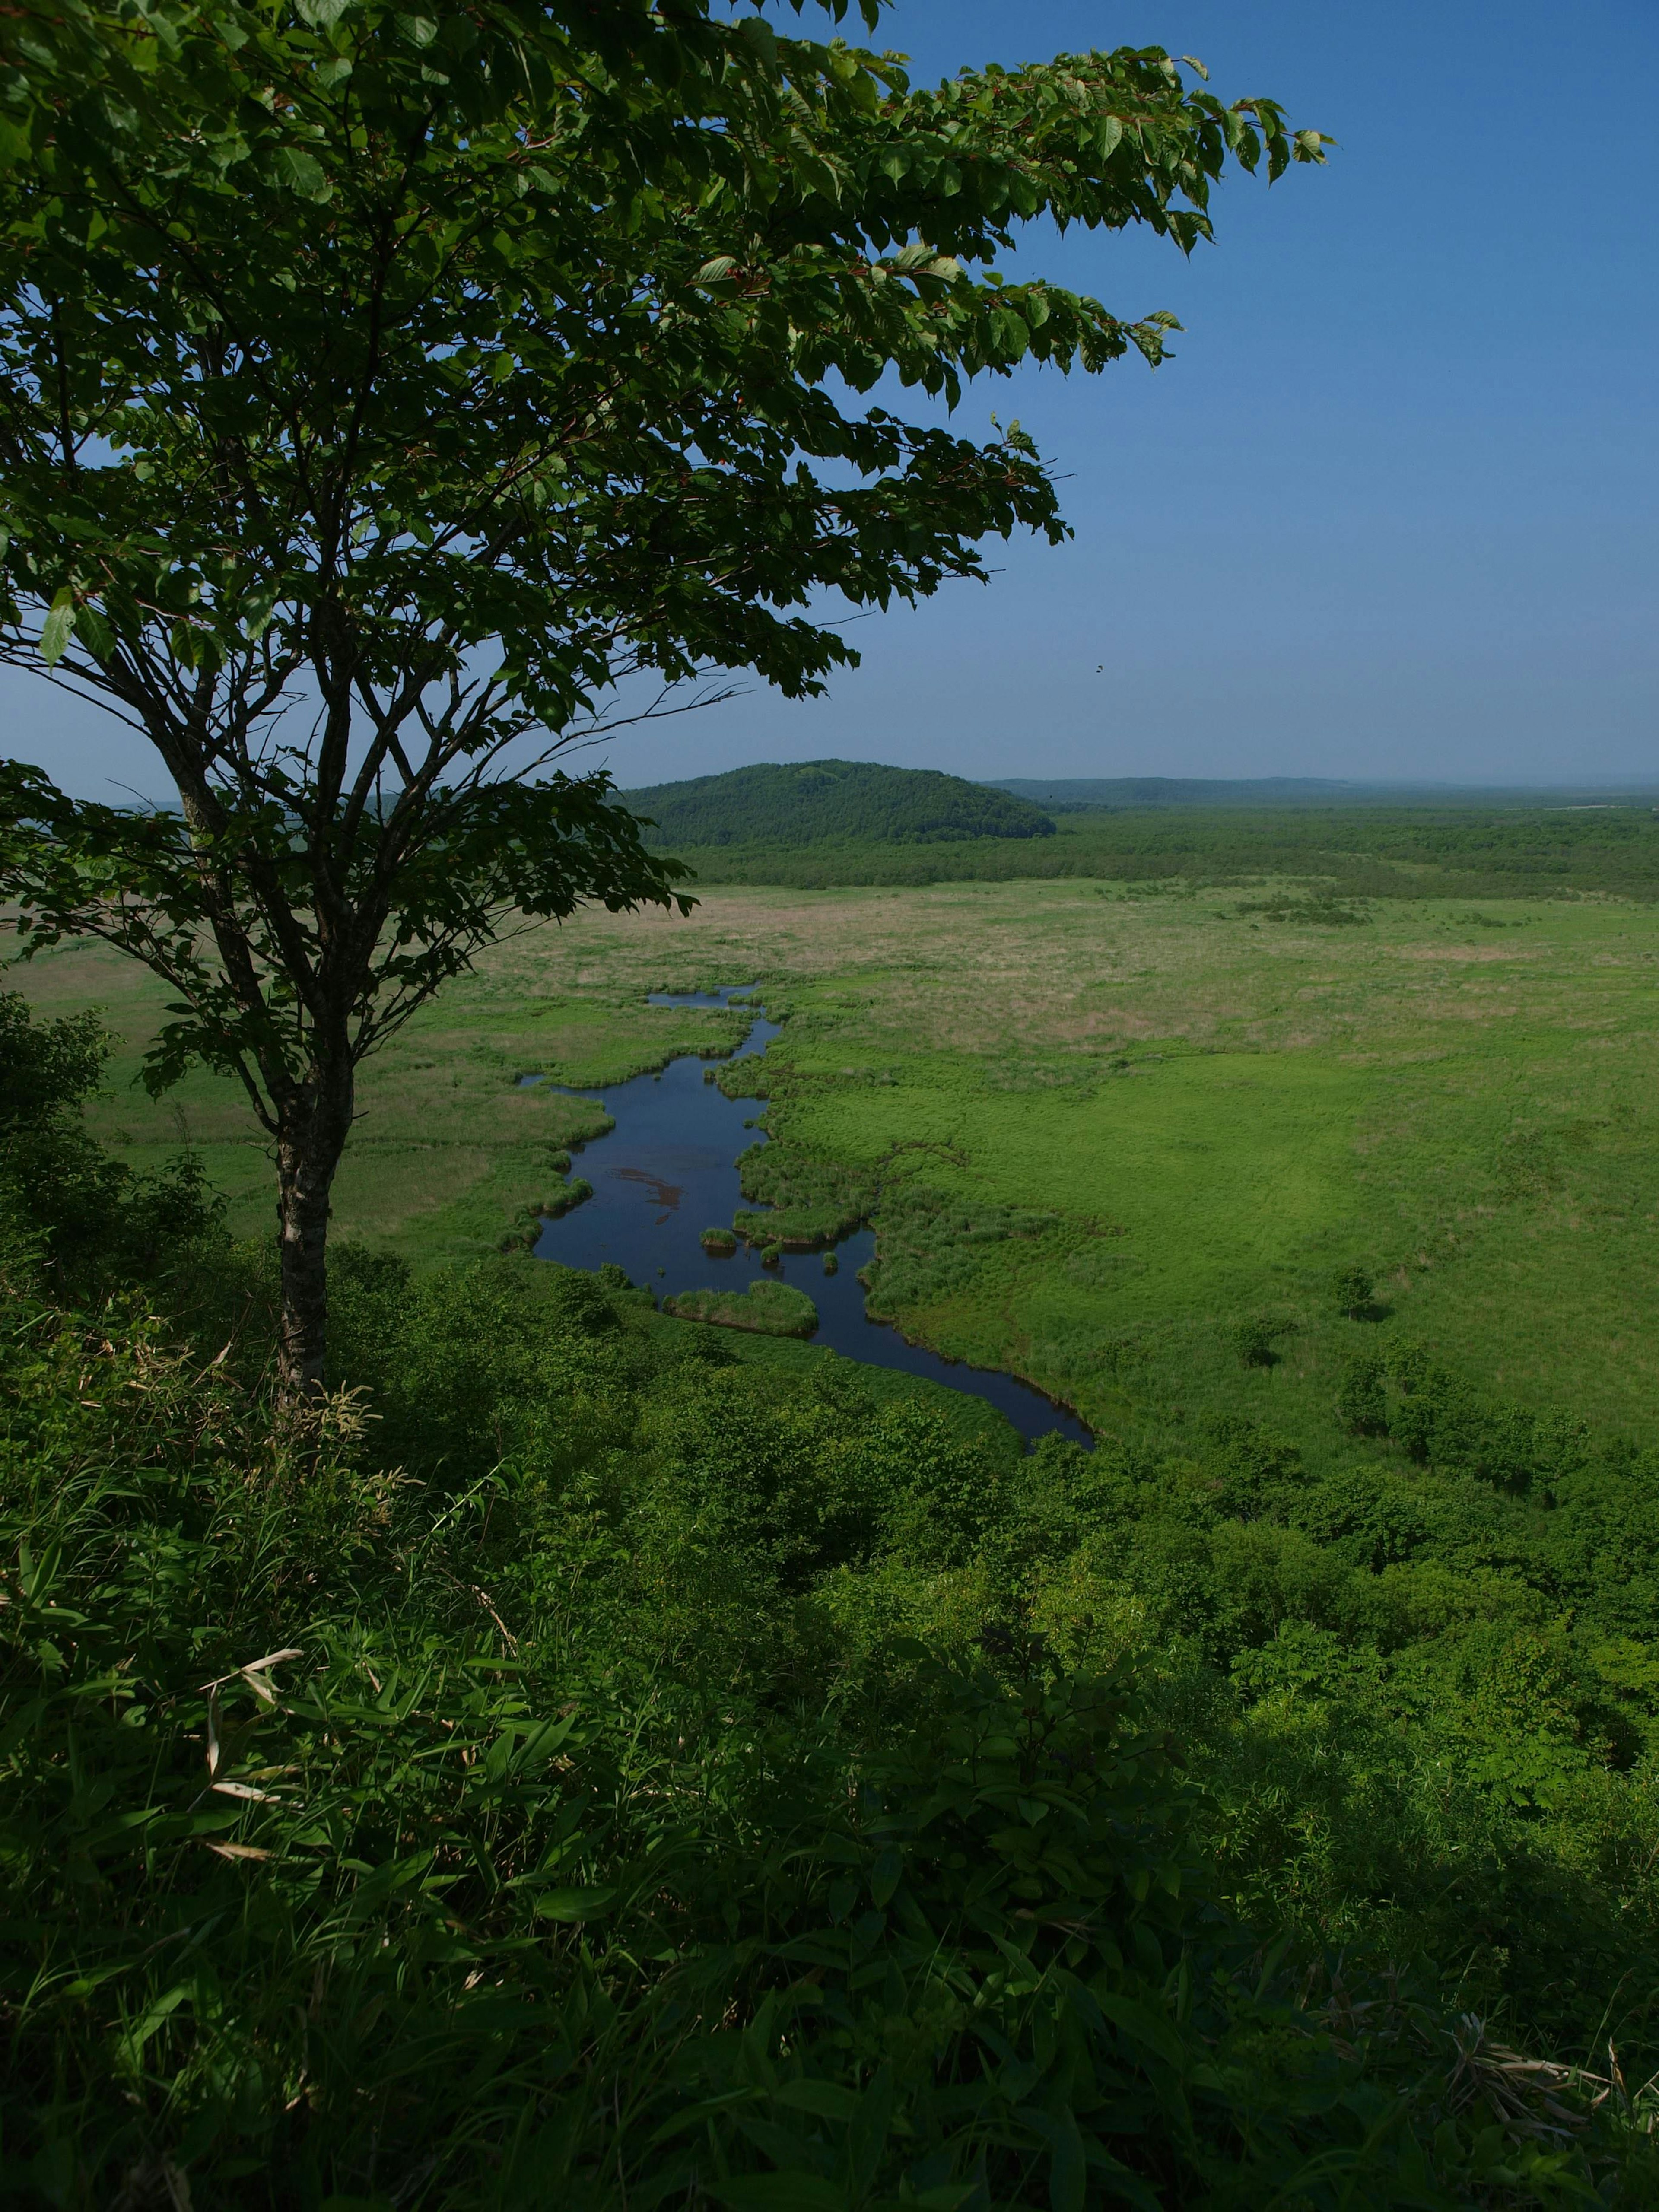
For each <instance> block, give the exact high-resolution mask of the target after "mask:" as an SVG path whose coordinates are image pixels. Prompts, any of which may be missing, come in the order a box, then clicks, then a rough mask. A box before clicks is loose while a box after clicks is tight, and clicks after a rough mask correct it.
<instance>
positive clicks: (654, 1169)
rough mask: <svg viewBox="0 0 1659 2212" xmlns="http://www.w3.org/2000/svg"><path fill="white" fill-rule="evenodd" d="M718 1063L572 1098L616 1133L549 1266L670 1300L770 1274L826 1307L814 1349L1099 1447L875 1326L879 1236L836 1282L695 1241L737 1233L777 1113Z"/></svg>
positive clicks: (544, 1251) (584, 1155) (682, 1067)
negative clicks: (742, 1164) (735, 1083)
mask: <svg viewBox="0 0 1659 2212" xmlns="http://www.w3.org/2000/svg"><path fill="white" fill-rule="evenodd" d="M746 995H747V994H746V993H745V992H744V991H743V990H741V989H737V988H734V989H732V990H726V991H714V992H697V993H690V992H688V993H684V994H679V995H678V996H671V995H670V994H667V993H665V992H653V994H652V995H651V1003H652V1004H653V1006H725V1005H726V1004H727V1003H728V1002H729V1001H730V1000H733V999H741V998H743V997H744V996H746ZM777 1034H778V1024H776V1023H775V1022H769V1021H765V1020H763V1019H761V1018H757V1019H756V1021H755V1024H754V1026H753V1028H752V1029H751V1030H750V1032H749V1035H748V1036H747V1037H746V1038H745V1039H744V1042H743V1044H742V1045H741V1046H740V1047H739V1048H738V1052H737V1053H735V1054H733V1055H732V1057H733V1058H735V1059H744V1058H748V1057H750V1056H751V1055H753V1054H757V1053H763V1052H764V1051H765V1049H766V1048H767V1046H768V1045H769V1043H770V1042H771V1041H772V1039H773V1038H774V1037H775V1036H776V1035H777ZM719 1065H720V1063H719V1062H718V1061H714V1060H697V1059H694V1058H690V1057H687V1058H685V1059H683V1060H671V1062H670V1063H669V1065H668V1066H666V1067H665V1069H664V1070H663V1072H662V1073H661V1074H660V1075H657V1076H653V1075H636V1076H635V1077H633V1078H632V1079H631V1080H630V1081H629V1082H627V1083H619V1084H616V1085H611V1087H610V1088H609V1089H606V1090H604V1091H580V1092H576V1093H573V1094H571V1095H573V1096H576V1097H584V1098H593V1097H597V1098H602V1099H603V1100H604V1102H605V1111H606V1112H607V1113H608V1114H611V1115H614V1116H615V1118H616V1123H617V1126H616V1127H615V1129H613V1130H612V1131H611V1133H610V1134H609V1135H608V1136H604V1137H596V1138H594V1139H592V1142H591V1143H590V1144H588V1145H586V1146H583V1147H582V1150H581V1157H580V1163H579V1164H578V1166H577V1168H576V1170H575V1172H576V1173H578V1174H579V1175H581V1176H586V1179H587V1181H588V1182H591V1183H592V1186H593V1195H592V1198H590V1199H589V1200H587V1201H586V1204H585V1205H582V1206H577V1207H576V1208H575V1210H574V1212H570V1213H568V1214H566V1215H565V1216H564V1217H563V1218H562V1219H561V1220H558V1221H550V1222H549V1223H548V1224H547V1225H546V1227H545V1228H544V1230H543V1231H542V1233H541V1236H540V1237H539V1238H538V1242H537V1245H536V1256H537V1258H538V1260H559V1261H562V1262H563V1263H564V1265H565V1266H566V1267H590V1268H591V1267H603V1266H604V1265H605V1262H606V1261H611V1262H613V1263H614V1264H615V1265H616V1266H617V1267H622V1268H623V1269H625V1270H626V1272H627V1273H628V1274H629V1276H630V1277H631V1279H633V1280H634V1281H635V1282H636V1283H638V1284H640V1285H648V1286H649V1287H650V1288H651V1289H652V1290H653V1291H657V1293H658V1294H659V1296H668V1295H671V1294H673V1293H674V1292H677V1291H701V1290H706V1289H708V1287H709V1286H710V1285H728V1284H729V1285H731V1286H732V1288H733V1289H734V1290H741V1289H743V1288H744V1287H745V1286H746V1285H748V1284H750V1283H752V1282H757V1281H759V1280H761V1279H763V1278H764V1277H766V1276H773V1277H781V1279H783V1280H784V1281H785V1282H789V1283H793V1284H794V1285H796V1287H797V1288H798V1289H800V1290H803V1291H805V1292H806V1294H807V1296H808V1297H810V1298H811V1300H812V1302H813V1304H815V1305H816V1306H817V1310H818V1326H817V1334H816V1335H815V1336H814V1337H813V1339H812V1341H813V1342H814V1343H815V1344H823V1345H829V1346H832V1347H833V1349H834V1350H836V1352H844V1353H845V1354H846V1356H847V1357H848V1358H849V1359H861V1360H863V1361H865V1362H866V1364H868V1365H870V1366H872V1367H897V1368H902V1370H904V1371H905V1372H906V1373H907V1374H910V1375H925V1376H927V1377H928V1378H929V1380H930V1381H933V1382H935V1383H948V1384H949V1385H950V1386H951V1389H953V1390H967V1391H969V1392H971V1393H972V1395H974V1396H975V1397H976V1398H983V1399H985V1400H986V1401H987V1403H989V1404H990V1405H993V1406H994V1407H996V1409H997V1411H998V1412H999V1413H1003V1414H1006V1417H1007V1418H1008V1419H1009V1420H1011V1421H1012V1423H1013V1425H1014V1426H1015V1427H1016V1428H1017V1429H1018V1431H1020V1433H1021V1434H1022V1435H1023V1436H1024V1437H1041V1436H1046V1435H1048V1433H1049V1431H1052V1430H1058V1431H1060V1434H1061V1435H1062V1436H1066V1437H1074V1438H1075V1439H1076V1440H1077V1441H1078V1442H1079V1443H1085V1444H1087V1443H1092V1442H1093V1438H1092V1437H1091V1435H1090V1433H1089V1431H1088V1430H1087V1429H1085V1427H1084V1425H1083V1424H1082V1422H1081V1421H1079V1420H1078V1419H1075V1417H1074V1416H1073V1415H1072V1414H1070V1413H1065V1412H1063V1411H1062V1410H1061V1409H1060V1407H1058V1406H1054V1405H1052V1404H1050V1402H1049V1401H1048V1399H1047V1398H1045V1397H1044V1396H1043V1395H1042V1392H1041V1391H1040V1390H1034V1389H1032V1388H1031V1386H1030V1383H1022V1382H1020V1381H1019V1380H1018V1378H1017V1377H1016V1376H1012V1375H1001V1374H998V1373H996V1372H995V1371H994V1370H991V1369H988V1368H983V1367H968V1366H964V1365H963V1364H961V1363H960V1362H958V1361H956V1360H950V1359H942V1358H940V1357H939V1354H938V1353H937V1352H928V1351H926V1350H924V1349H923V1348H922V1346H920V1345H915V1344H907V1343H906V1342H905V1340H904V1339H903V1338H902V1336H901V1335H900V1334H899V1333H898V1331H897V1330H896V1329H895V1328H890V1327H889V1326H888V1325H887V1324H886V1323H885V1322H873V1321H871V1320H869V1319H868V1318H867V1317H866V1314H865V1310H864V1285H862V1284H861V1283H860V1281H859V1278H858V1271H859V1269H860V1267H864V1266H865V1265H866V1263H867V1262H868V1261H870V1260H871V1259H872V1256H873V1255H874V1253H875V1249H876V1239H875V1233H874V1231H872V1230H868V1229H861V1230H860V1231H857V1232H856V1233H855V1234H854V1235H853V1236H851V1237H844V1238H843V1239H842V1242H841V1243H839V1244H838V1245H837V1246H836V1259H837V1261H839V1263H840V1265H839V1267H838V1270H837V1272H836V1273H835V1274H833V1275H826V1274H825V1273H824V1272H823V1255H822V1253H819V1252H789V1253H786V1254H785V1255H784V1257H783V1260H782V1262H781V1265H780V1266H778V1267H767V1268H763V1267H762V1266H761V1264H760V1255H759V1253H758V1251H750V1250H748V1249H745V1248H744V1247H743V1246H741V1245H740V1246H739V1247H738V1249H737V1251H736V1252H734V1253H733V1254H732V1255H731V1256H730V1258H726V1259H722V1258H718V1257H714V1256H712V1255H710V1254H708V1253H707V1252H705V1251H704V1250H703V1249H702V1245H701V1244H700V1243H698V1242H697V1239H698V1237H699V1236H700V1235H701V1234H702V1231H704V1230H705V1229H729V1228H730V1227H731V1225H732V1213H733V1212H735V1211H736V1209H737V1208H738V1206H743V1205H746V1204H747V1200H745V1199H744V1196H743V1194H742V1191H741V1189H740V1188H739V1187H738V1171H737V1167H736V1164H735V1163H736V1160H737V1157H738V1153H739V1152H743V1151H744V1149H745V1148H746V1147H747V1146H750V1145H752V1144H755V1143H757V1141H758V1142H764V1134H763V1132H762V1131H759V1130H756V1129H750V1128H745V1127H744V1123H745V1122H746V1121H751V1120H753V1119H755V1118H756V1117H757V1115H760V1114H761V1113H763V1111H764V1110H765V1109H764V1104H763V1102H762V1101H760V1100H757V1099H753V1098H727V1097H726V1096H725V1095H724V1093H723V1092H722V1091H721V1090H720V1086H719V1085H718V1084H714V1083H705V1082H704V1081H703V1074H704V1072H705V1070H707V1069H709V1068H713V1067H716V1066H719ZM536 1080H537V1079H535V1078H527V1079H526V1081H528V1082H534V1081H536Z"/></svg>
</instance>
